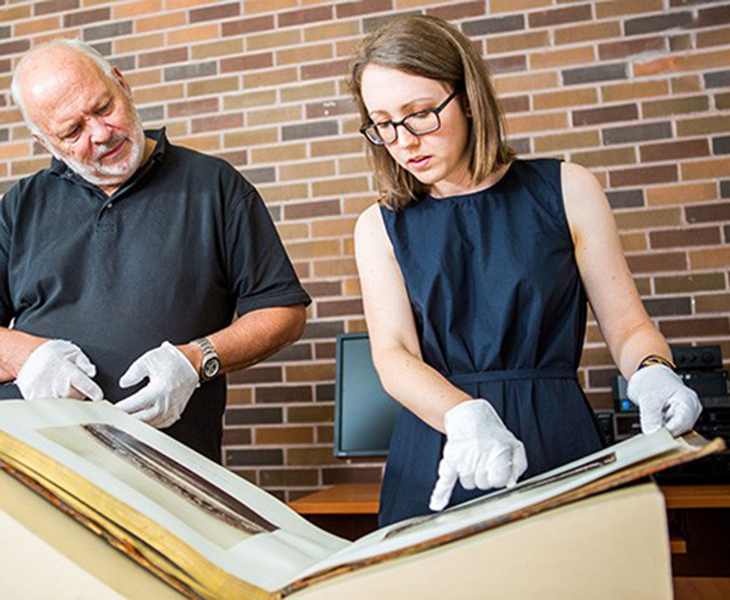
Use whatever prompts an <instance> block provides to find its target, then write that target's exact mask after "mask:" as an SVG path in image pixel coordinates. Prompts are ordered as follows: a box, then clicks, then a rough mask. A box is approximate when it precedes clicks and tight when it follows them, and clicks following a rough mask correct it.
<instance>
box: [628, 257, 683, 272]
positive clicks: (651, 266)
mask: <svg viewBox="0 0 730 600" xmlns="http://www.w3.org/2000/svg"><path fill="white" fill-rule="evenodd" d="M626 261H627V262H628V263H629V268H630V269H631V272H632V273H659V272H662V271H685V270H686V269H687V255H686V254H685V253H684V252H666V253H662V252H653V253H651V254H641V255H633V256H627V257H626Z"/></svg>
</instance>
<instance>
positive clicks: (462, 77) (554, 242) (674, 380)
mask: <svg viewBox="0 0 730 600" xmlns="http://www.w3.org/2000/svg"><path fill="white" fill-rule="evenodd" d="M350 85H351V89H352V92H353V96H354V98H355V100H356V102H357V104H358V106H359V108H360V112H361V116H362V119H363V127H362V129H361V132H362V133H363V134H364V135H365V137H366V138H367V139H368V142H369V144H368V148H369V153H370V158H371V159H372V163H373V166H374V171H375V176H376V179H377V181H378V184H379V186H380V188H381V191H382V192H383V197H382V200H381V201H380V203H379V205H375V206H372V207H370V208H369V209H367V210H366V211H365V212H363V214H362V215H361V216H360V218H359V219H358V223H357V226H356V230H355V245H356V258H357V264H358V270H359V273H360V279H361V283H362V289H363V299H364V307H365V317H366V319H367V323H368V329H369V332H370V339H371V346H372V352H373V359H374V362H375V366H376V369H377V371H378V374H379V376H380V378H381V380H382V382H383V385H384V387H385V388H386V390H387V391H388V393H389V394H391V395H392V396H393V397H394V398H395V399H396V400H398V401H399V402H400V403H401V404H402V405H403V406H404V407H405V408H406V409H407V410H403V411H401V415H400V417H399V420H398V423H397V425H396V429H395V432H394V434H393V440H392V442H391V447H390V452H389V455H388V463H387V466H386V471H385V478H384V482H383V491H382V496H381V504H380V506H381V512H380V523H381V526H382V525H387V524H389V523H392V522H395V521H399V520H402V519H405V518H408V517H411V516H415V515H419V514H424V513H426V512H428V510H429V500H430V508H431V509H432V510H440V509H442V508H444V507H445V506H446V505H447V504H448V503H449V502H450V503H451V504H456V503H460V502H463V501H465V500H467V499H470V498H473V497H475V496H477V495H481V494H483V493H484V490H486V489H490V488H496V487H503V486H505V485H507V486H509V485H513V484H514V483H515V482H516V481H517V479H518V478H519V477H521V476H523V475H524V476H532V475H535V474H537V473H540V472H543V471H546V470H548V469H551V468H553V467H556V466H558V465H560V464H564V463H566V462H569V461H571V460H574V459H577V458H579V457H581V456H584V455H586V454H589V453H591V452H594V451H596V450H598V449H599V448H600V447H601V445H602V441H601V437H600V434H599V432H598V429H597V427H596V424H595V420H594V418H593V413H592V410H591V408H590V406H589V405H588V403H587V401H586V398H585V395H584V394H583V392H582V390H581V389H580V386H579V384H578V380H577V375H576V369H577V368H578V365H579V362H580V355H581V346H582V343H583V339H584V333H585V321H586V296H587V299H588V300H589V301H590V303H591V307H592V309H593V312H594V314H595V315H596V318H597V319H598V322H599V324H600V327H601V331H602V333H603V336H604V339H605V340H606V343H607V344H608V347H609V349H610V351H611V354H612V356H613V358H614V360H615V362H616V364H617V365H618V367H619V369H620V370H621V372H622V373H623V374H624V375H625V376H626V377H627V378H629V396H630V397H631V399H632V400H634V401H635V402H636V403H637V404H638V405H639V407H640V411H641V420H642V429H643V430H644V431H645V432H650V431H653V430H656V429H658V428H659V427H660V426H662V425H666V426H667V427H668V428H669V429H670V431H672V433H674V434H675V435H677V434H680V433H682V432H684V431H687V430H688V429H690V428H691V427H692V425H693V424H694V422H695V420H696V419H697V416H698V415H699V411H700V407H699V402H698V400H697V396H696V394H694V392H692V390H690V389H689V388H687V387H685V386H684V385H683V384H682V381H681V379H680V378H679V377H678V376H677V375H676V374H675V373H674V371H673V370H672V365H671V362H670V356H671V354H670V350H669V347H668V346H667V343H666V341H665V340H664V339H663V338H662V336H661V335H660V334H659V332H658V331H657V330H656V329H655V328H654V326H653V325H652V323H651V321H650V320H649V318H648V316H647V314H646V312H645V311H644V309H643V307H642V304H641V301H640V299H639V296H638V293H637V291H636V288H635V286H634V283H633V280H632V278H631V274H630V272H629V270H628V267H627V265H626V261H625V260H624V257H623V255H622V252H621V247H620V243H619V238H618V234H617V231H616V227H615V223H614V220H613V217H612V214H611V211H610V208H609V206H608V203H607V201H606V198H605V195H604V194H603V192H602V191H601V188H600V186H599V184H598V182H597V181H596V179H595V178H594V177H593V176H592V175H591V174H590V173H589V172H588V171H587V170H585V169H583V168H582V167H579V166H577V165H573V164H569V163H562V162H560V161H558V160H548V159H543V160H531V161H523V160H518V159H516V158H515V156H514V153H513V152H512V150H511V149H510V148H509V147H508V146H507V144H506V142H505V140H504V138H503V134H502V119H501V114H500V111H499V108H498V104H497V100H496V98H495V94H494V91H493V88H492V85H491V83H490V80H489V75H488V73H487V71H486V68H485V66H484V62H483V61H482V59H481V57H480V56H479V55H478V53H477V52H476V50H475V49H474V47H473V45H472V43H471V42H470V41H469V40H468V39H467V38H466V37H464V36H463V35H462V34H461V33H460V32H459V31H458V30H457V29H456V28H454V27H453V26H451V25H449V24H448V23H446V22H444V21H442V20H440V19H437V18H434V17H426V16H404V17H400V18H396V19H393V20H391V21H389V22H388V23H387V24H386V25H385V26H383V27H382V28H381V29H379V30H378V31H376V32H375V33H374V34H372V35H371V36H370V37H368V38H367V39H366V40H365V41H364V42H363V45H362V47H361V49H360V51H359V53H358V55H357V57H356V58H355V60H354V62H353V66H352V73H351V81H350ZM444 434H445V435H444ZM437 480H438V482H437Z"/></svg>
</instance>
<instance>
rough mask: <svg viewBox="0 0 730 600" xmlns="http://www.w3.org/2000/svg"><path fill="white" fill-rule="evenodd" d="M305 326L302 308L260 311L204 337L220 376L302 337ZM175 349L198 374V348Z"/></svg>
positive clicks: (183, 347) (190, 346)
mask: <svg viewBox="0 0 730 600" xmlns="http://www.w3.org/2000/svg"><path fill="white" fill-rule="evenodd" d="M305 323H306V309H305V308H304V305H301V304H298V305H296V306H277V307H272V308H262V309H260V310H255V311H252V312H250V313H247V314H245V315H243V316H242V317H240V318H239V319H237V320H236V321H235V322H234V323H232V324H231V325H229V326H228V327H226V328H225V329H221V330H220V331H217V332H215V333H211V334H210V335H208V336H206V337H207V338H208V339H209V340H210V342H211V343H212V344H213V346H214V347H215V350H216V352H217V353H218V356H219V357H220V359H221V372H222V373H227V372H230V371H237V370H239V369H244V368H246V367H249V366H251V365H254V364H256V363H258V362H260V361H262V360H264V359H265V358H267V357H269V356H271V355H272V354H274V353H275V352H276V351H277V350H279V349H281V348H283V347H284V346H288V345H289V344H292V343H294V342H295V341H297V340H298V339H299V337H300V336H301V335H302V332H303V331H304V325H305ZM178 348H179V349H180V351H181V352H182V353H183V354H184V355H185V356H186V357H187V359H188V360H189V361H190V362H191V363H192V365H193V367H194V368H195V370H196V371H198V372H200V364H201V362H202V359H203V353H202V351H201V350H200V348H199V347H198V345H197V344H193V343H188V344H184V345H182V346H178Z"/></svg>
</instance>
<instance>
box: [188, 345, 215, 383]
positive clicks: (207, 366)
mask: <svg viewBox="0 0 730 600" xmlns="http://www.w3.org/2000/svg"><path fill="white" fill-rule="evenodd" d="M193 344H198V346H200V349H201V350H202V351H203V363H202V364H201V365H200V381H210V380H211V379H215V378H216V377H217V375H218V373H220V370H221V359H220V357H219V356H218V353H217V352H216V351H215V348H213V344H211V343H210V340H209V339H208V338H204V337H202V338H198V339H197V340H193Z"/></svg>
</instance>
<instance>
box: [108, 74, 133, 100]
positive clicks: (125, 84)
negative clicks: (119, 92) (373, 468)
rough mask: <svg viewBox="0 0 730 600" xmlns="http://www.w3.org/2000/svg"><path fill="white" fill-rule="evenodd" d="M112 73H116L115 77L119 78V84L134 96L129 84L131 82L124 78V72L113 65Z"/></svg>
mask: <svg viewBox="0 0 730 600" xmlns="http://www.w3.org/2000/svg"><path fill="white" fill-rule="evenodd" d="M112 74H113V75H114V78H115V79H116V80H117V83H118V84H119V87H121V88H122V89H123V90H124V91H125V92H127V94H128V95H129V96H130V98H131V96H132V88H131V87H130V86H129V83H127V80H126V79H124V75H122V72H121V71H120V70H119V69H117V68H116V67H112Z"/></svg>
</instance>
